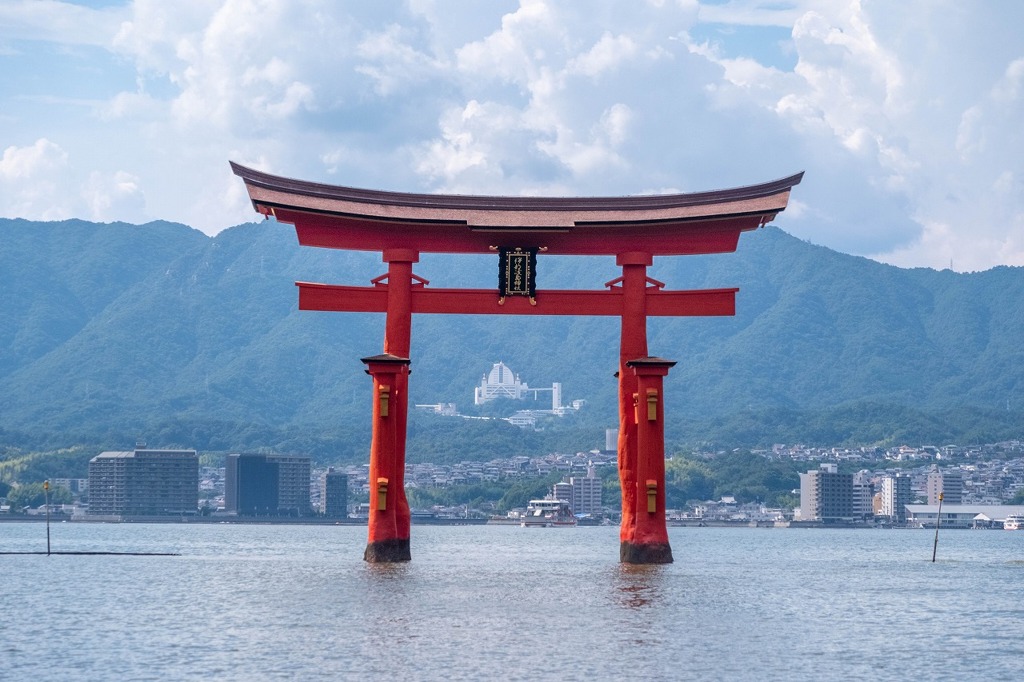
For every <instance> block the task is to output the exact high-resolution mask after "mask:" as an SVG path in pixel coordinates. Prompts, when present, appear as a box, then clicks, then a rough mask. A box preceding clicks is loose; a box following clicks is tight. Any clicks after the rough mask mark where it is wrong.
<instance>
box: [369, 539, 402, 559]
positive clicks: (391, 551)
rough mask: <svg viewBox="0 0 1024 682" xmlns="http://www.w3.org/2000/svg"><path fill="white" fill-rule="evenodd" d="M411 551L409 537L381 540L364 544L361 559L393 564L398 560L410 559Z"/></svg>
mask: <svg viewBox="0 0 1024 682" xmlns="http://www.w3.org/2000/svg"><path fill="white" fill-rule="evenodd" d="M411 560H412V553H411V552H410V551H409V539H408V538H406V539H405V540H381V541H380V542H371V543H369V544H368V545H366V551H365V552H363V561H369V562H370V563H371V564H393V563H397V562H399V561H411Z"/></svg>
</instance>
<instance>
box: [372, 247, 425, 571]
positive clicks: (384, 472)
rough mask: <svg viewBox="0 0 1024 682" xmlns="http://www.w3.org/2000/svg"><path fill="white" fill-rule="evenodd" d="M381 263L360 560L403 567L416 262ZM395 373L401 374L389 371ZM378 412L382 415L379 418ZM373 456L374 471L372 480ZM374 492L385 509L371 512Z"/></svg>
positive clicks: (407, 253)
mask: <svg viewBox="0 0 1024 682" xmlns="http://www.w3.org/2000/svg"><path fill="white" fill-rule="evenodd" d="M383 257H384V261H385V262H386V263H387V264H388V276H387V285H386V286H387V294H388V302H387V319H386V321H385V323H384V324H385V326H384V355H382V356H376V358H366V359H364V362H367V364H368V365H370V368H369V369H368V370H367V371H368V373H369V374H371V375H372V376H373V377H374V382H373V390H374V393H373V397H374V408H373V409H374V420H373V435H372V442H371V444H370V522H369V525H368V529H367V533H368V536H369V537H368V540H367V544H366V552H365V553H364V554H363V558H364V559H365V560H366V561H371V562H392V561H409V560H410V559H411V558H412V554H411V550H410V545H409V539H410V523H411V518H412V515H411V514H410V511H409V502H408V500H407V499H406V497H405V439H406V431H407V428H408V420H409V390H408V389H409V362H410V361H409V353H410V347H411V344H412V287H413V274H412V264H413V263H415V262H417V261H418V260H419V253H418V252H417V251H415V250H413V249H386V250H385V251H384V254H383ZM395 367H400V368H401V369H398V370H392V369H389V368H395ZM378 376H380V377H381V379H379V378H378ZM384 380H386V381H387V382H389V383H388V384H387V385H386V389H387V390H386V391H385V390H382V387H384V386H385V385H384V384H383V383H382V381H384ZM382 409H383V410H385V411H386V414H384V415H381V414H380V412H381V410H382ZM375 456H376V458H377V467H378V473H376V474H375V473H374V458H375ZM381 479H386V481H381ZM378 484H379V485H378ZM379 488H386V492H385V493H384V497H385V500H386V504H385V505H384V508H383V509H378V508H377V507H379V506H380V505H379V504H378V502H379V497H378V496H379V495H380V494H381V493H380V490H379ZM375 519H376V521H377V522H376V523H374V520H375Z"/></svg>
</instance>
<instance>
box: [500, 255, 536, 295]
mask: <svg viewBox="0 0 1024 682" xmlns="http://www.w3.org/2000/svg"><path fill="white" fill-rule="evenodd" d="M506 296H529V297H530V302H531V303H536V301H535V297H536V296H537V249H520V248H515V249H509V248H500V249H498V303H504V302H505V297H506Z"/></svg>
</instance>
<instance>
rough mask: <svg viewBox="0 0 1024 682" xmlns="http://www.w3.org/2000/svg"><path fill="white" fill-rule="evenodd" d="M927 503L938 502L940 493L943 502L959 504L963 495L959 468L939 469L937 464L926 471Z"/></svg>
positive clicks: (961, 476)
mask: <svg viewBox="0 0 1024 682" xmlns="http://www.w3.org/2000/svg"><path fill="white" fill-rule="evenodd" d="M927 485H928V504H931V505H936V504H938V503H939V493H942V503H943V504H960V503H961V502H963V497H964V476H963V473H961V471H960V469H959V468H956V469H954V468H949V467H947V468H945V469H939V467H938V465H935V466H933V467H932V470H931V471H929V472H928V484H927Z"/></svg>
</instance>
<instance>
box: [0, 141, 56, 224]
mask: <svg viewBox="0 0 1024 682" xmlns="http://www.w3.org/2000/svg"><path fill="white" fill-rule="evenodd" d="M67 166H68V155H67V152H65V151H64V150H63V149H61V147H60V146H59V145H57V144H54V143H53V142H51V141H50V140H47V139H45V138H40V139H38V140H36V142H35V143H34V144H32V145H31V146H28V147H16V146H10V147H7V148H6V149H5V150H4V155H3V158H2V159H0V189H2V190H3V191H2V196H3V197H4V200H3V201H2V202H0V211H2V214H3V215H4V216H7V217H11V218H29V219H34V220H59V219H62V218H68V217H72V215H73V214H72V211H71V208H70V206H68V205H67V197H66V194H65V192H66V189H65V188H64V187H63V186H62V180H63V179H64V176H65V171H66V168H67Z"/></svg>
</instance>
